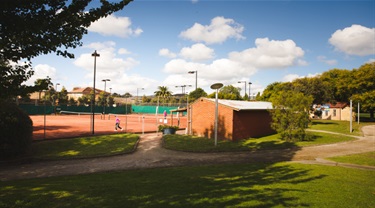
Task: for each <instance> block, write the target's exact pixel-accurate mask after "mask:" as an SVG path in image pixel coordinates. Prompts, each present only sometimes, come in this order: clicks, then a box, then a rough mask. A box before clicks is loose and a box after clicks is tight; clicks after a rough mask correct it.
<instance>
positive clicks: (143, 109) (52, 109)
mask: <svg viewBox="0 0 375 208" xmlns="http://www.w3.org/2000/svg"><path fill="white" fill-rule="evenodd" d="M19 107H20V108H21V109H23V110H24V111H26V112H27V113H28V114H29V115H43V114H53V113H59V112H60V111H71V112H91V106H67V105H60V106H50V105H47V106H44V105H38V106H36V105H33V104H20V105H19ZM176 109H178V107H177V106H168V107H167V106H144V105H124V106H116V107H105V108H103V106H95V111H94V112H95V113H102V112H104V111H105V113H106V114H109V113H112V114H130V113H137V114H155V113H156V110H157V112H158V114H162V113H163V112H164V111H166V112H167V113H168V115H169V114H171V112H170V111H171V110H176Z"/></svg>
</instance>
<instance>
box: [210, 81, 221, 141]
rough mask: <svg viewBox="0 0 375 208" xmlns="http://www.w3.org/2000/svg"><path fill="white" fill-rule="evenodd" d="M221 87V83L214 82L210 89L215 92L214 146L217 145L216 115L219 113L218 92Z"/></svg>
mask: <svg viewBox="0 0 375 208" xmlns="http://www.w3.org/2000/svg"><path fill="white" fill-rule="evenodd" d="M221 87H223V84H222V83H216V84H213V85H211V89H213V90H216V93H215V146H216V145H217V120H218V115H219V102H218V92H219V89H220V88H221Z"/></svg>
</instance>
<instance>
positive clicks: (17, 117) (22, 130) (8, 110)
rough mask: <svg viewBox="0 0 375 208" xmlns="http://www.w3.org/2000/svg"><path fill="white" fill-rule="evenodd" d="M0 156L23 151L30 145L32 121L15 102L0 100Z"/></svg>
mask: <svg viewBox="0 0 375 208" xmlns="http://www.w3.org/2000/svg"><path fill="white" fill-rule="evenodd" d="M0 132H1V134H0V158H11V157H15V156H19V155H21V154H23V153H25V152H26V151H27V150H28V148H29V147H30V146H31V142H32V136H33V122H32V120H31V119H30V117H29V116H28V115H27V114H26V113H25V112H24V111H23V110H21V109H19V108H18V107H17V106H16V105H15V104H13V103H9V102H4V101H3V102H1V101H0Z"/></svg>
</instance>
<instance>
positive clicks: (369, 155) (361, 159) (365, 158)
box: [328, 152, 375, 166]
mask: <svg viewBox="0 0 375 208" xmlns="http://www.w3.org/2000/svg"><path fill="white" fill-rule="evenodd" d="M328 159H329V160H333V161H335V162H340V163H351V164H357V165H368V166H375V152H366V153H361V154H354V155H345V156H340V157H331V158H328Z"/></svg>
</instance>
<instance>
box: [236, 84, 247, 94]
mask: <svg viewBox="0 0 375 208" xmlns="http://www.w3.org/2000/svg"><path fill="white" fill-rule="evenodd" d="M238 83H245V94H244V95H243V97H244V98H245V95H246V85H247V83H246V81H238Z"/></svg>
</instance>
